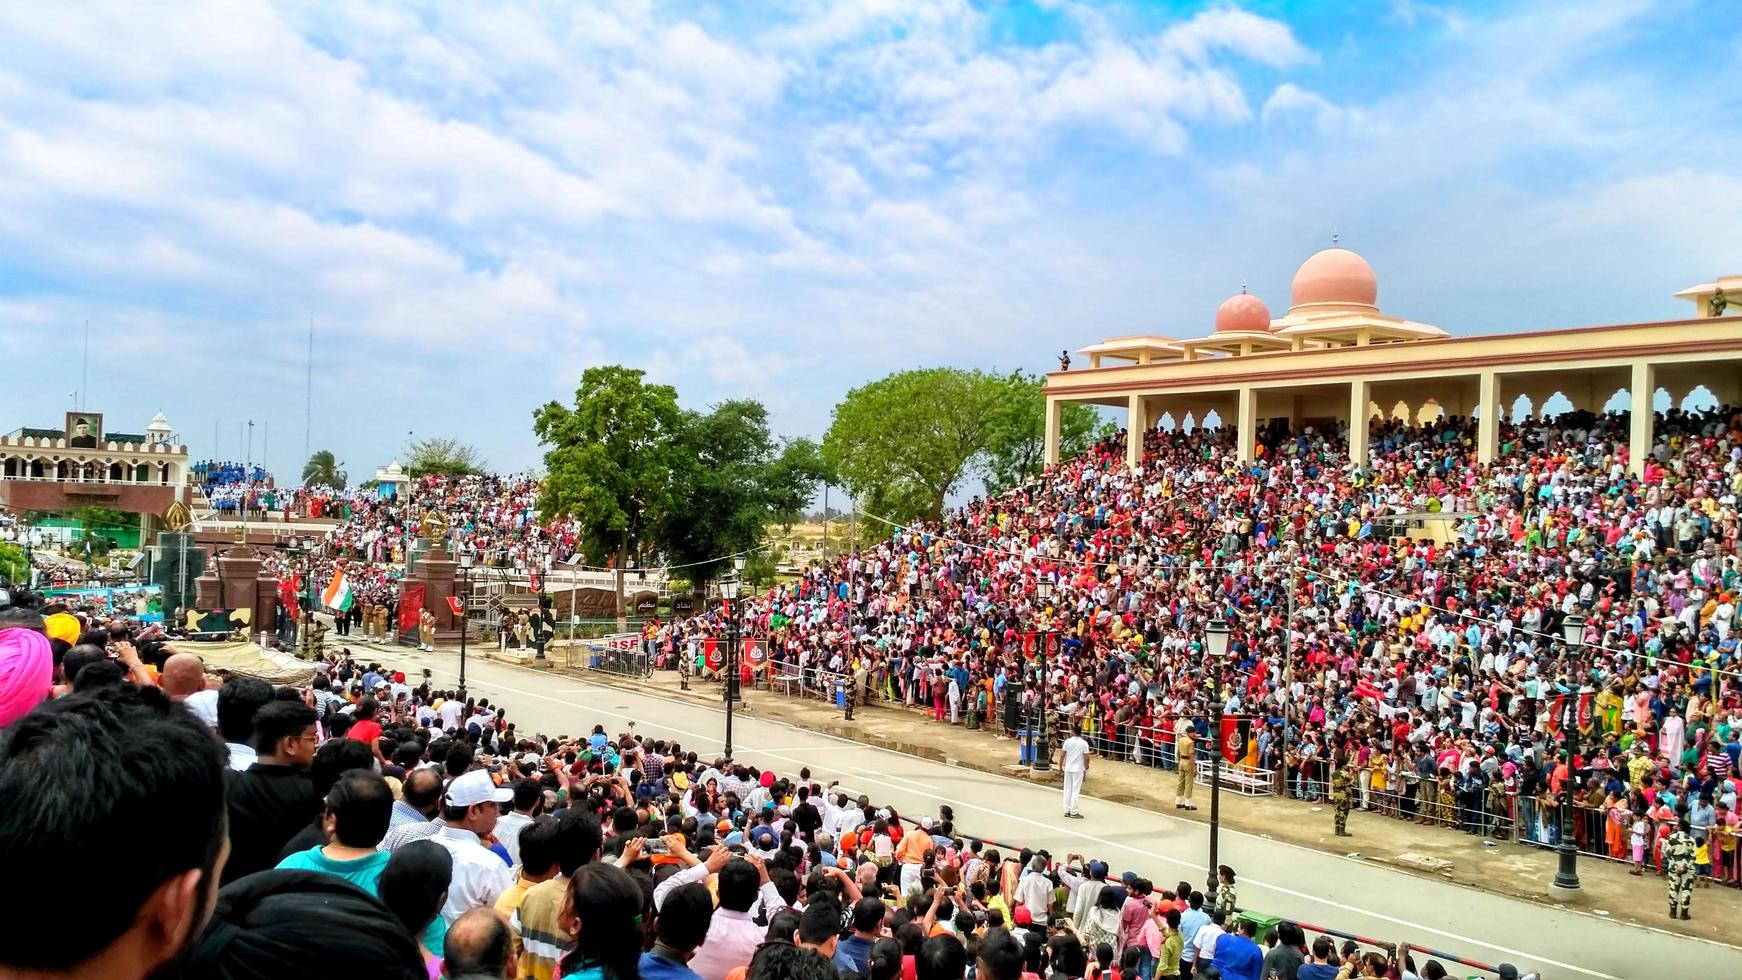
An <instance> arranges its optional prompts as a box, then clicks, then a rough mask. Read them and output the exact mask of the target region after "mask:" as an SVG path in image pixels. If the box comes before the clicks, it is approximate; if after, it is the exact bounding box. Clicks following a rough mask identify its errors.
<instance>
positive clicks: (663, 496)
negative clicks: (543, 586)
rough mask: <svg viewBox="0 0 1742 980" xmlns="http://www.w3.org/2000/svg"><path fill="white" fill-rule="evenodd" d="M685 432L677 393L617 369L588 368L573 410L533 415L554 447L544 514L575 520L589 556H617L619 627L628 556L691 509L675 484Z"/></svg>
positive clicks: (547, 459)
mask: <svg viewBox="0 0 1742 980" xmlns="http://www.w3.org/2000/svg"><path fill="white" fill-rule="evenodd" d="M683 428H684V415H683V412H682V410H681V409H679V408H678V405H677V391H676V390H675V389H673V388H672V387H671V386H670V385H651V384H648V383H647V382H646V381H645V380H644V379H643V373H642V372H641V371H638V370H634V369H632V368H626V367H621V366H618V365H608V366H605V367H594V368H588V369H587V370H586V372H585V373H584V374H582V375H581V384H580V387H578V388H576V389H575V404H574V407H573V408H567V407H565V406H563V405H560V404H558V403H557V402H554V401H553V402H550V403H548V404H546V405H545V406H544V407H542V408H539V409H537V410H536V411H535V412H533V424H532V429H533V432H534V433H535V434H536V435H537V436H538V439H539V442H541V443H543V444H544V445H545V446H548V447H549V448H548V449H547V450H546V452H545V454H544V465H545V469H546V470H547V471H548V472H547V474H546V477H545V481H544V486H543V489H542V492H541V493H540V494H539V500H538V507H539V513H540V514H541V515H542V516H543V517H544V518H545V519H546V520H550V519H552V518H556V517H568V518H572V519H574V521H575V522H576V524H577V525H578V526H579V528H580V531H581V534H582V536H583V538H584V543H585V545H586V548H587V551H588V552H589V553H590V554H594V555H614V556H615V557H616V566H617V619H618V622H619V623H621V622H622V621H623V619H624V610H623V573H624V569H625V568H626V567H627V564H628V562H629V557H630V556H631V555H637V554H639V553H640V552H641V549H642V547H643V546H644V544H645V543H647V541H648V540H649V538H650V537H651V536H652V535H653V532H654V531H655V530H656V529H658V528H661V527H663V526H666V525H667V524H668V523H669V522H670V520H671V514H672V511H673V509H674V508H676V507H680V506H688V505H689V503H690V502H689V501H685V500H683V499H681V498H680V497H679V496H678V493H677V491H678V489H679V488H678V484H677V481H676V479H675V476H676V475H677V474H678V473H679V471H681V469H682V466H683V464H682V455H683V449H682V446H681V445H680V442H679V440H680V437H681V435H682V433H683Z"/></svg>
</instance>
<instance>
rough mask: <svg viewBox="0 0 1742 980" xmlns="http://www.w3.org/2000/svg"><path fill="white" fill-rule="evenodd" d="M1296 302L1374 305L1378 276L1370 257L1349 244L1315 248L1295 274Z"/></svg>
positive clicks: (1377, 297) (1376, 296)
mask: <svg viewBox="0 0 1742 980" xmlns="http://www.w3.org/2000/svg"><path fill="white" fill-rule="evenodd" d="M1293 300H1294V305H1295V306H1307V305H1309V304H1320V303H1322V304H1326V305H1337V306H1375V305H1376V304H1377V302H1378V300H1379V279H1378V277H1376V276H1374V275H1373V267H1372V266H1370V265H1368V264H1367V260H1366V259H1364V258H1362V257H1361V256H1359V255H1356V254H1355V253H1354V252H1351V251H1349V250H1348V249H1346V248H1336V247H1332V248H1327V249H1324V250H1323V251H1320V252H1314V253H1313V254H1312V256H1311V257H1309V258H1308V259H1307V260H1306V261H1305V262H1302V263H1301V265H1300V268H1299V269H1298V270H1296V272H1295V274H1294V289H1293Z"/></svg>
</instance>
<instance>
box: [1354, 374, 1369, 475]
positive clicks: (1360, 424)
mask: <svg viewBox="0 0 1742 980" xmlns="http://www.w3.org/2000/svg"><path fill="white" fill-rule="evenodd" d="M1372 401H1373V382H1371V381H1368V380H1366V379H1361V380H1359V381H1351V382H1349V459H1350V460H1351V461H1352V462H1354V464H1355V465H1356V466H1359V467H1361V468H1362V469H1366V468H1367V424H1368V418H1367V413H1368V405H1369V404H1370V403H1371V402H1372Z"/></svg>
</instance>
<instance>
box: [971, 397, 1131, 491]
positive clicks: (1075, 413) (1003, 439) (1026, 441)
mask: <svg viewBox="0 0 1742 980" xmlns="http://www.w3.org/2000/svg"><path fill="white" fill-rule="evenodd" d="M997 380H998V381H999V383H1001V384H1002V385H1003V388H1004V391H1003V393H1002V394H1001V395H1000V396H999V398H998V401H997V407H996V409H995V410H994V412H993V415H992V419H991V426H990V428H989V431H988V434H987V444H986V456H985V460H984V463H983V465H982V469H983V471H984V473H985V477H986V490H987V491H988V492H989V493H1001V492H1003V491H1005V490H1008V489H1009V488H1011V487H1013V486H1016V485H1017V484H1019V483H1022V482H1024V481H1026V480H1028V479H1029V478H1030V477H1033V476H1036V475H1038V474H1039V473H1040V471H1041V469H1042V468H1043V466H1044V465H1045V460H1046V388H1045V386H1044V381H1043V379H1042V378H1041V377H1040V376H1038V375H1034V374H1028V373H1026V372H1024V371H1020V370H1018V371H1013V372H1011V373H1010V374H1008V375H1006V376H1005V377H1003V378H1000V379H997ZM1112 430H1113V424H1112V423H1111V422H1107V423H1102V422H1101V421H1100V420H1099V419H1097V418H1096V416H1095V410H1094V409H1092V408H1090V407H1089V406H1087V405H1076V404H1066V405H1064V406H1063V408H1062V411H1060V413H1059V456H1060V458H1061V459H1063V458H1066V457H1070V456H1074V455H1076V454H1077V453H1080V452H1082V451H1083V450H1084V449H1087V448H1088V447H1089V444H1090V443H1091V442H1093V441H1094V440H1095V439H1097V438H1100V437H1102V436H1104V435H1108V434H1110V433H1111V432H1112Z"/></svg>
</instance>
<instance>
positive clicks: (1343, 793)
mask: <svg viewBox="0 0 1742 980" xmlns="http://www.w3.org/2000/svg"><path fill="white" fill-rule="evenodd" d="M1354 792H1355V776H1354V774H1353V773H1352V772H1350V770H1349V762H1348V760H1347V759H1345V760H1343V764H1342V765H1340V766H1338V767H1337V770H1336V772H1334V773H1332V774H1331V806H1332V807H1333V808H1334V809H1335V811H1336V815H1337V836H1338V837H1353V836H1355V835H1354V834H1351V833H1349V807H1350V805H1351V804H1352V803H1353V802H1354V800H1353V797H1354Z"/></svg>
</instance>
